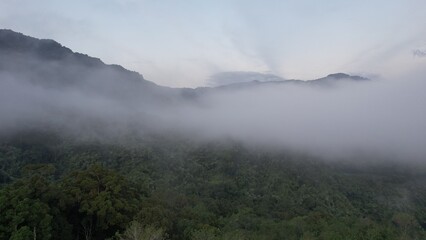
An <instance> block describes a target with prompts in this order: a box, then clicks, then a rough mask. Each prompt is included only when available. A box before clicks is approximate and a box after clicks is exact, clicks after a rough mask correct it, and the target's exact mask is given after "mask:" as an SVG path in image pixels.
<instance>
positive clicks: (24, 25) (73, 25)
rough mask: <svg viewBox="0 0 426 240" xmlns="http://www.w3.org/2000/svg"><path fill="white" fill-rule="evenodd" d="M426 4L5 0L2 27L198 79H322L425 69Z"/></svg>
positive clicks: (131, 65)
mask: <svg viewBox="0 0 426 240" xmlns="http://www.w3.org/2000/svg"><path fill="white" fill-rule="evenodd" d="M425 10H426V1H424V0H369V1H366V0H359V1H346V0H329V1H317V0H302V1H297V0H294V1H278V0H262V1H261V0H214V1H213V0H211V1H210V0H198V1H195V0H140V1H136V0H90V1H87V0H73V1H65V0H63V1H60V0H37V1H34V0H0V28H10V29H12V30H15V31H19V32H22V33H24V34H27V35H31V36H34V37H38V38H52V39H55V40H56V41H58V42H60V43H61V44H63V45H65V46H67V47H69V48H71V49H72V50H74V51H77V52H82V53H86V54H88V55H91V56H94V57H99V58H101V59H102V60H103V61H104V62H106V63H116V64H120V65H123V66H124V67H126V68H128V69H131V70H135V71H138V72H140V73H142V74H143V75H144V76H145V78H147V79H149V80H151V81H153V82H156V83H158V84H161V85H167V86H179V87H184V86H185V87H195V86H203V85H206V83H207V82H208V77H209V76H210V75H212V74H214V73H217V72H222V71H258V72H265V73H273V74H277V75H280V76H282V77H284V78H297V79H313V78H318V77H322V76H324V75H327V74H329V73H334V72H347V73H352V74H361V75H364V76H379V77H382V78H383V77H397V76H399V75H401V76H402V75H404V74H406V73H407V72H412V71H417V70H419V69H422V68H423V69H424V68H425V67H426V58H425V57H424V56H425V55H426V54H419V53H422V52H426V13H425ZM416 50H418V51H420V52H416ZM413 53H417V54H413Z"/></svg>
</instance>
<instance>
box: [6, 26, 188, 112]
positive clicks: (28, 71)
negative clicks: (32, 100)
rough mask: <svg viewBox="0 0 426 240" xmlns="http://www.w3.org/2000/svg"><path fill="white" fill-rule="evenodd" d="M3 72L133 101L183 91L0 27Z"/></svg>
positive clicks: (159, 99) (168, 97)
mask: <svg viewBox="0 0 426 240" xmlns="http://www.w3.org/2000/svg"><path fill="white" fill-rule="evenodd" d="M0 74H1V76H2V78H3V79H5V78H13V80H14V81H18V82H21V83H31V84H33V85H37V86H41V87H44V88H49V89H58V90H63V89H67V90H77V91H82V92H84V93H87V94H93V95H99V96H103V97H108V98H111V99H115V100H124V101H128V102H133V103H141V102H150V103H160V104H164V103H167V104H168V103H170V102H173V101H175V99H177V98H184V97H183V95H184V93H183V91H181V90H176V89H171V88H168V87H162V86H158V85H156V84H155V83H153V82H151V81H148V80H146V79H144V77H143V76H142V75H141V74H139V73H137V72H134V71H129V70H127V69H125V68H123V67H122V66H119V65H108V64H105V63H104V62H102V61H101V60H100V59H98V58H94V57H90V56H87V55H85V54H81V53H77V52H73V51H72V50H70V49H69V48H66V47H64V46H62V45H61V44H59V43H58V42H56V41H54V40H48V39H37V38H33V37H29V36H26V35H24V34H22V33H17V32H14V31H12V30H0Z"/></svg>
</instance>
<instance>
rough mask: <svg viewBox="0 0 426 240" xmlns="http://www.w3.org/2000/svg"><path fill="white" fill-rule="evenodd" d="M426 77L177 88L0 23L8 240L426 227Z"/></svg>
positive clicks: (236, 79)
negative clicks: (8, 27)
mask: <svg viewBox="0 0 426 240" xmlns="http://www.w3.org/2000/svg"><path fill="white" fill-rule="evenodd" d="M425 74H426V72H424V71H421V70H420V71H413V72H410V74H405V75H401V76H397V77H392V78H382V77H376V78H374V77H365V76H358V75H355V74H345V73H330V74H328V75H326V76H324V77H322V78H318V79H310V80H299V79H285V78H283V77H280V76H277V75H274V74H269V73H258V72H245V71H234V72H221V73H217V74H215V75H213V76H211V77H210V78H209V80H208V81H210V83H211V84H210V87H202V86H200V87H197V88H173V87H167V86H161V85H157V84H156V83H155V79H145V78H144V76H143V72H142V73H138V72H134V71H130V70H127V69H125V68H124V67H122V66H120V65H108V64H105V63H104V62H102V61H101V60H100V59H98V58H95V57H91V56H88V55H86V54H83V53H76V52H73V51H72V50H71V49H69V48H67V47H65V46H62V45H61V44H60V43H58V42H56V41H54V40H47V39H37V38H33V37H30V36H26V35H24V34H22V33H18V32H15V31H12V30H6V29H4V30H0V139H1V141H0V184H1V185H0V193H1V194H0V212H1V213H2V217H1V218H0V239H424V237H426V235H425V234H426V233H425V227H426V188H425V187H424V186H425V184H424V183H425V180H426V178H425V177H426V168H425V167H426V165H425V163H426V162H425V160H426V159H425V156H426V148H425V146H426V108H425V103H426V94H425V90H426V82H425V81H424V76H425ZM151 80H152V81H151ZM132 233H133V235H132ZM131 235H132V236H131Z"/></svg>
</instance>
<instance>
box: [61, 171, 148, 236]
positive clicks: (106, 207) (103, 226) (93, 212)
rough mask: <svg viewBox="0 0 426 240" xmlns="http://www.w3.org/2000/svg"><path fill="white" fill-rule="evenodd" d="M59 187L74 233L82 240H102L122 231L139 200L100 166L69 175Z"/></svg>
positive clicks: (118, 177) (126, 184) (117, 177)
mask: <svg viewBox="0 0 426 240" xmlns="http://www.w3.org/2000/svg"><path fill="white" fill-rule="evenodd" d="M61 186H62V188H63V191H64V193H65V196H66V197H65V206H64V207H65V208H66V210H65V211H66V212H68V216H69V221H70V222H71V223H72V224H73V226H74V232H75V234H77V235H81V236H83V237H85V238H86V239H91V238H94V239H104V238H106V237H108V236H112V235H113V234H114V233H115V232H117V231H118V230H122V229H124V227H125V226H126V225H127V223H129V222H130V221H131V219H132V215H133V214H134V212H135V211H136V208H137V204H138V200H139V198H140V197H139V194H138V192H137V191H136V190H135V188H133V187H132V184H131V183H130V182H128V181H127V180H126V179H125V178H124V177H123V176H121V175H119V174H118V173H116V172H115V171H113V170H109V169H106V168H104V167H102V166H100V165H92V166H91V167H89V168H88V169H86V170H83V171H75V172H73V173H71V174H70V175H69V176H67V177H66V178H65V179H63V181H62V183H61Z"/></svg>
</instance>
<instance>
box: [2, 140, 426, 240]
mask: <svg viewBox="0 0 426 240" xmlns="http://www.w3.org/2000/svg"><path fill="white" fill-rule="evenodd" d="M0 170H1V171H0V181H1V182H0V183H1V184H2V185H0V213H1V217H0V239H34V236H36V238H37V239H107V238H114V237H115V238H117V239H123V240H124V239H126V240H127V239H193V240H196V239H207V240H208V239H215V240H216V239H220V240H226V239H290V240H291V239H298V240H299V239H304V240H307V239H348V240H351V239H354V240H355V239H357V240H358V239H426V234H425V227H426V220H425V219H426V210H425V209H426V201H425V199H426V198H425V196H426V187H425V186H426V184H425V183H426V181H425V179H424V177H423V176H424V174H425V173H426V170H425V169H424V168H421V167H417V168H408V167H405V168H404V167H402V166H398V167H395V166H392V167H389V166H388V165H387V164H384V165H380V164H378V165H363V166H359V165H356V164H351V163H327V162H326V161H322V160H320V159H315V158H312V157H309V156H307V155H304V154H300V153H294V152H293V153H292V152H288V151H284V152H273V151H270V152H264V151H262V150H255V149H246V148H244V147H242V146H239V145H238V144H235V143H208V144H202V145H196V144H193V143H191V142H185V141H181V142H177V141H170V140H167V139H163V138H158V139H153V140H152V141H144V142H143V143H141V144H133V145H127V146H119V145H113V144H106V143H99V142H97V143H96V142H75V141H69V140H64V139H59V138H56V137H54V136H50V135H43V134H42V135H37V134H30V135H25V134H23V135H20V136H19V137H16V138H11V139H9V140H8V141H3V142H2V143H0Z"/></svg>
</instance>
